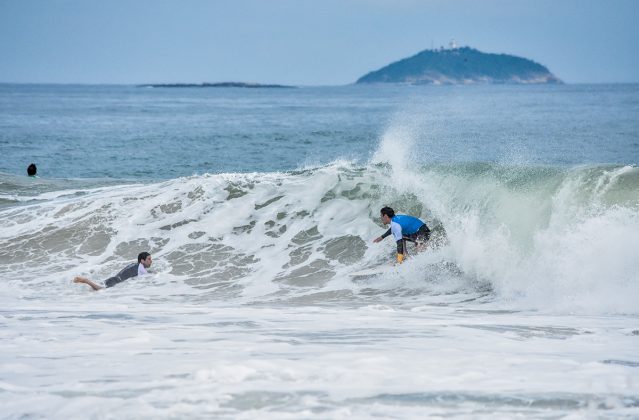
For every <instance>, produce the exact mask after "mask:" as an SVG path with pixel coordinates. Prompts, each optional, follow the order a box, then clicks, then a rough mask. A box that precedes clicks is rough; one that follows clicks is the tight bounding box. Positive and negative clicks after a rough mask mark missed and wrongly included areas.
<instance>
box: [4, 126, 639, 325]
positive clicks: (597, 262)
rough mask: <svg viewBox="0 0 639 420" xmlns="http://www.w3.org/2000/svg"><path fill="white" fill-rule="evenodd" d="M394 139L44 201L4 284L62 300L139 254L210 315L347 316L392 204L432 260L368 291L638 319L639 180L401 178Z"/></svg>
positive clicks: (514, 172)
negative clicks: (215, 302) (369, 147)
mask: <svg viewBox="0 0 639 420" xmlns="http://www.w3.org/2000/svg"><path fill="white" fill-rule="evenodd" d="M397 136H398V137H400V138H401V133H400V134H397V133H395V134H393V135H390V134H389V137H387V138H390V139H394V140H384V141H383V142H382V145H381V147H380V152H379V153H378V157H377V158H376V159H377V161H378V163H373V164H371V165H370V166H366V167H362V166H357V165H354V164H351V163H349V162H335V163H333V164H330V165H327V166H324V167H319V168H313V169H306V170H300V171H297V172H290V173H267V174H259V173H254V174H220V175H204V176H193V177H189V178H179V179H175V180H171V181H166V182H161V183H155V184H154V183H150V184H130V185H120V186H109V187H100V188H92V189H85V190H67V191H50V192H44V193H40V194H38V195H36V196H33V197H32V200H30V201H28V202H27V203H26V204H22V205H12V206H10V207H8V208H5V209H4V210H2V218H1V219H0V223H1V224H2V233H1V235H2V246H1V247H0V250H1V253H0V259H1V260H2V263H3V266H2V267H3V268H2V269H0V270H1V271H0V274H2V276H3V277H4V278H6V281H7V282H9V283H16V284H18V285H22V284H23V283H35V284H38V285H40V286H41V287H45V285H46V287H47V289H48V290H50V288H51V287H53V288H54V289H58V290H66V288H67V283H68V279H70V278H72V277H73V276H74V275H77V274H82V275H88V276H89V277H92V278H96V279H103V278H106V277H109V276H110V275H112V273H113V272H115V271H118V269H119V268H120V266H122V265H123V264H125V263H126V262H128V261H129V260H131V259H132V258H133V257H134V256H135V255H137V253H138V252H139V251H140V250H144V249H147V250H150V252H152V254H153V255H154V258H155V260H156V261H157V263H156V267H155V268H156V269H157V271H158V277H160V278H162V279H166V280H167V281H168V280H171V281H177V282H181V283H184V284H187V285H191V286H193V287H196V288H201V289H204V290H206V291H207V293H206V296H207V297H208V298H210V299H219V298H221V297H224V298H234V299H239V300H240V301H242V302H251V301H263V300H271V299H290V298H299V297H300V296H306V295H309V294H316V293H317V292H320V291H321V292H322V293H334V296H339V299H338V300H341V299H344V300H346V301H349V300H352V302H353V303H356V302H357V301H358V299H359V298H361V297H362V295H361V290H362V287H368V286H367V285H366V281H364V282H363V283H355V284H353V283H352V281H351V280H350V278H349V277H348V276H347V274H348V273H349V272H352V271H355V270H358V269H361V268H364V267H366V266H371V265H375V264H377V263H379V262H380V261H388V262H390V261H392V247H393V245H392V244H391V241H390V240H389V241H387V243H383V244H380V245H374V244H372V243H371V239H372V238H374V237H376V236H378V235H379V233H380V232H383V228H382V227H381V225H379V222H378V220H377V219H378V211H379V208H380V207H381V206H383V205H386V204H390V205H392V206H393V207H395V208H396V209H397V211H399V212H406V213H410V214H416V215H417V216H419V217H422V218H423V219H424V220H426V221H427V222H428V224H429V225H430V226H431V227H432V228H434V229H435V232H436V234H435V235H434V236H435V238H434V240H433V242H434V243H435V244H436V245H437V246H434V248H433V249H432V250H431V251H430V252H428V253H426V254H424V255H420V256H418V257H417V258H415V259H414V261H413V262H412V263H411V264H408V265H407V266H406V267H400V268H399V269H397V270H396V271H395V274H394V275H392V276H391V277H393V278H388V279H369V281H373V282H375V285H376V286H375V287H379V288H381V289H382V290H387V292H388V291H389V290H395V289H397V288H398V287H399V288H403V287H408V288H409V289H412V290H413V292H412V293H413V294H415V295H419V294H420V293H422V292H423V294H424V295H426V296H424V298H427V297H428V296H427V295H429V293H430V292H429V290H430V288H432V287H435V285H439V286H441V285H442V284H454V285H455V287H454V288H453V289H452V290H455V291H456V292H460V291H461V290H463V292H464V293H478V294H482V293H483V292H485V291H486V290H490V291H491V293H492V296H493V297H494V298H495V299H498V300H501V301H502V304H508V305H509V307H512V308H514V309H524V308H525V309H543V310H551V311H556V310H560V311H577V312H581V313H608V312H614V313H636V305H634V302H635V301H636V299H637V298H638V297H639V286H638V284H637V281H636V273H637V272H638V270H639V259H637V258H635V255H636V251H635V250H636V249H638V246H639V236H638V235H636V234H635V233H636V232H637V231H639V196H638V193H637V188H636V186H637V185H638V184H637V180H638V179H639V175H638V170H637V168H634V167H628V166H625V167H622V166H617V167H582V168H579V167H577V168H572V169H557V168H545V167H512V166H504V165H496V164H486V165H484V164H458V165H439V166H438V165H433V166H427V167H418V168H414V169H411V165H410V164H405V165H402V164H401V162H410V159H408V158H407V155H406V154H407V153H408V150H409V149H410V147H408V148H403V146H402V147H397V148H393V147H389V146H387V145H386V144H385V143H387V142H390V143H392V144H396V143H399V144H402V145H407V144H408V145H409V143H408V142H406V141H404V140H401V141H399V142H398V141H397V138H398V137H397ZM382 156H388V162H384V163H381V157H382ZM401 279H403V280H401ZM439 286H438V287H439ZM20 287H21V286H20ZM35 290H37V289H35ZM449 291H450V290H449ZM39 292H40V291H38V293H39ZM392 294H393V293H391V292H388V296H387V297H389V296H391V295H392ZM319 296H321V297H318V299H320V300H322V299H324V298H325V296H324V295H319ZM366 299H368V298H366ZM310 301H311V302H312V301H313V299H311V300H310Z"/></svg>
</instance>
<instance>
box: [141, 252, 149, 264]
mask: <svg viewBox="0 0 639 420" xmlns="http://www.w3.org/2000/svg"><path fill="white" fill-rule="evenodd" d="M149 255H151V254H149V253H148V252H140V253H139V254H138V262H142V261H144V260H146V259H147V257H148V256H149Z"/></svg>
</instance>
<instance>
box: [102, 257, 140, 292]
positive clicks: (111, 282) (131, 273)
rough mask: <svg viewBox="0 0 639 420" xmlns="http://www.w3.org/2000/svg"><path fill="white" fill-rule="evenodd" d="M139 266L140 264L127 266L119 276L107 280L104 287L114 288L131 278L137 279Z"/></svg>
mask: <svg viewBox="0 0 639 420" xmlns="http://www.w3.org/2000/svg"><path fill="white" fill-rule="evenodd" d="M139 265H140V263H131V264H129V265H127V266H126V267H124V268H123V269H122V271H120V272H119V273H118V274H116V275H115V276H113V277H109V278H108V279H106V280H105V281H104V287H113V286H115V285H116V284H118V283H122V282H123V281H124V280H127V279H130V278H131V277H137V275H138V266H139Z"/></svg>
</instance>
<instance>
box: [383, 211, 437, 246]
mask: <svg viewBox="0 0 639 420" xmlns="http://www.w3.org/2000/svg"><path fill="white" fill-rule="evenodd" d="M391 233H392V234H393V238H395V241H396V242H397V253H398V254H403V253H404V241H403V240H402V239H404V237H409V238H411V237H412V236H417V235H418V234H423V235H422V236H424V237H425V239H428V237H429V236H430V229H428V226H426V223H424V222H422V221H421V220H419V219H418V218H417V217H413V216H407V215H405V214H398V215H395V216H394V217H393V218H392V219H391V223H390V229H388V230H387V231H386V233H384V234H383V235H382V238H386V237H387V236H389V235H390V234H391ZM411 239H415V238H411Z"/></svg>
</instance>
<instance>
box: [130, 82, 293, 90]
mask: <svg viewBox="0 0 639 420" xmlns="http://www.w3.org/2000/svg"><path fill="white" fill-rule="evenodd" d="M138 87H146V88H252V89H257V88H269V89H272V88H276V89H292V88H295V86H287V85H273V84H261V83H244V82H219V83H157V84H145V85H138Z"/></svg>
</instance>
